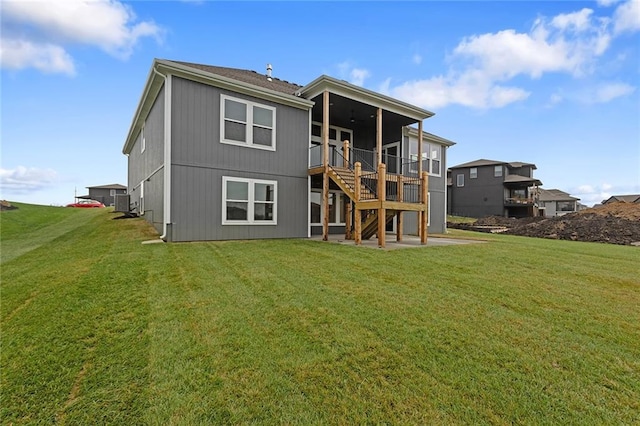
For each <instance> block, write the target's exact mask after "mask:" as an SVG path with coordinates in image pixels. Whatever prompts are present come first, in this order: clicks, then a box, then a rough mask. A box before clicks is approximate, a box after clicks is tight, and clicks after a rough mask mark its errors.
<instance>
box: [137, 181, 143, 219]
mask: <svg viewBox="0 0 640 426" xmlns="http://www.w3.org/2000/svg"><path fill="white" fill-rule="evenodd" d="M138 198H139V202H138V215H139V216H143V215H144V181H142V182H140V196H139V197H138Z"/></svg>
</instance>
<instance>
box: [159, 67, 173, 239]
mask: <svg viewBox="0 0 640 426" xmlns="http://www.w3.org/2000/svg"><path fill="white" fill-rule="evenodd" d="M172 81H173V76H172V75H171V74H167V76H166V77H165V88H164V165H165V168H164V181H163V185H164V188H163V189H164V206H163V208H164V220H163V221H162V222H163V224H162V227H163V230H164V232H163V233H162V236H161V238H162V239H166V238H167V225H169V224H171V92H172V89H171V88H172Z"/></svg>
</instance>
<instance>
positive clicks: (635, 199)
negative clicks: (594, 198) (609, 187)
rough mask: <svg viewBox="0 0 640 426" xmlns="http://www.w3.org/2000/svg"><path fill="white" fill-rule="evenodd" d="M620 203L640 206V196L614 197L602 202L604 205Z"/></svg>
mask: <svg viewBox="0 0 640 426" xmlns="http://www.w3.org/2000/svg"><path fill="white" fill-rule="evenodd" d="M620 202H623V203H634V204H640V194H628V195H612V196H611V197H609V198H607V199H606V200H602V204H611V203H620Z"/></svg>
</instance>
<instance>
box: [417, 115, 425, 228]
mask: <svg viewBox="0 0 640 426" xmlns="http://www.w3.org/2000/svg"><path fill="white" fill-rule="evenodd" d="M418 179H419V180H420V183H422V120H420V121H419V122H418ZM423 201H424V200H423V199H422V191H420V202H421V203H422V202H423ZM421 224H422V212H421V211H420V212H418V224H417V227H418V230H417V231H418V236H419V237H420V238H422V234H421V229H422V225H421Z"/></svg>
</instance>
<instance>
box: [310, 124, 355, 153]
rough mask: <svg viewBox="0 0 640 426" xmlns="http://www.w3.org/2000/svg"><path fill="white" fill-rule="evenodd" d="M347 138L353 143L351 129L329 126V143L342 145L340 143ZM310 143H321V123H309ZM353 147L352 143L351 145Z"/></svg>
mask: <svg viewBox="0 0 640 426" xmlns="http://www.w3.org/2000/svg"><path fill="white" fill-rule="evenodd" d="M345 140H347V141H349V142H350V143H353V131H352V130H351V129H346V128H344V127H337V126H329V144H330V145H337V146H339V147H342V143H343V142H344V141H345ZM311 144H312V145H320V144H322V123H319V122H317V121H314V122H312V123H311ZM352 147H353V145H352Z"/></svg>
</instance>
